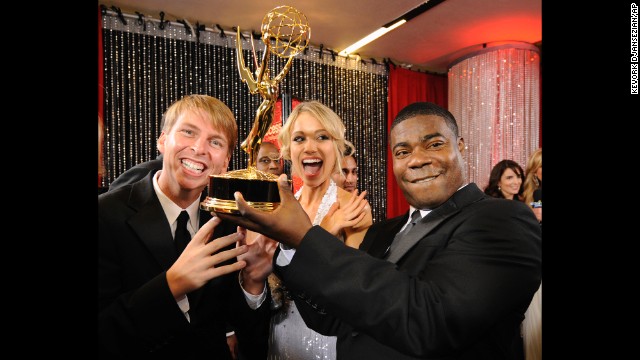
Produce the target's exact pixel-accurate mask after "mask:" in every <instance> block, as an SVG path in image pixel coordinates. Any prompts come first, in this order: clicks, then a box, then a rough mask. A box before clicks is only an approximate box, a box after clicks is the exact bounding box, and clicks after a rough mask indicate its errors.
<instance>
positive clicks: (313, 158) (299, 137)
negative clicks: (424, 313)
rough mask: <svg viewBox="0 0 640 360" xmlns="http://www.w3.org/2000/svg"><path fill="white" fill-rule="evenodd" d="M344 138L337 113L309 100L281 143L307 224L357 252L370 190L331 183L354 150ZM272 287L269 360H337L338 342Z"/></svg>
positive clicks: (285, 129)
mask: <svg viewBox="0 0 640 360" xmlns="http://www.w3.org/2000/svg"><path fill="white" fill-rule="evenodd" d="M344 133H345V127H344V124H343V122H342V120H341V119H340V117H339V116H338V115H337V114H336V113H335V112H333V110H331V109H330V108H328V107H327V106H325V105H323V104H321V103H320V102H318V101H307V102H302V103H300V104H299V105H298V106H296V108H295V109H293V111H292V112H291V115H289V118H288V119H287V122H286V124H285V125H284V126H283V127H282V130H281V131H280V135H279V140H280V143H281V144H282V148H281V154H282V156H283V158H284V159H285V160H288V161H291V168H292V172H293V173H294V174H295V175H297V176H299V177H300V178H301V179H302V184H303V185H302V187H301V188H300V189H299V190H298V191H297V192H296V194H295V196H296V198H297V199H298V201H299V202H300V204H301V205H302V207H303V208H304V210H305V212H306V213H307V215H308V216H309V219H311V220H312V222H313V224H315V225H321V226H322V227H323V228H325V229H326V230H328V231H329V232H331V233H332V234H334V235H336V236H337V237H339V238H341V239H342V240H343V241H344V242H345V244H346V245H348V246H351V247H354V248H357V247H358V246H359V245H360V243H361V242H362V239H363V238H364V234H365V232H366V231H367V229H368V228H369V226H371V224H372V216H371V207H370V206H369V203H368V202H367V201H366V200H365V199H364V196H365V195H366V191H363V192H362V193H360V194H358V191H357V190H356V191H354V192H353V193H349V192H347V191H345V190H343V189H341V188H339V187H338V186H337V185H336V183H335V182H334V181H333V180H332V178H331V174H333V173H335V172H338V171H341V170H340V164H341V161H342V157H343V153H344V151H345V149H346V146H351V144H350V143H348V142H347V141H346V140H345V139H344ZM291 226H295V224H291ZM269 285H270V286H271V288H272V294H274V303H275V304H276V306H275V307H278V308H279V311H276V312H275V313H274V314H273V315H272V319H271V334H270V339H269V357H268V359H271V360H275V359H278V360H282V359H316V358H318V359H336V337H335V336H324V335H321V334H319V333H317V332H315V331H313V330H311V329H309V328H308V327H307V326H306V325H305V323H304V321H303V320H302V317H301V316H300V314H299V313H298V310H297V309H296V306H295V303H294V302H293V301H291V299H288V298H287V296H286V289H284V288H283V286H282V284H281V283H280V282H279V281H278V279H277V278H276V277H275V275H273V274H272V275H271V276H270V277H269ZM280 295H281V296H280Z"/></svg>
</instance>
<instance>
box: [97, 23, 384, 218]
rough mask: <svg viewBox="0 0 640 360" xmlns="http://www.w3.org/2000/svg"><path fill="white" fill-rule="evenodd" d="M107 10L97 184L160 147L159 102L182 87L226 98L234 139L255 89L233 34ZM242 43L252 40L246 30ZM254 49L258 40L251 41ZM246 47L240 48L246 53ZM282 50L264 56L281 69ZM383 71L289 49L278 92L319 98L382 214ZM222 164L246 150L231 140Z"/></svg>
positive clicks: (243, 128)
mask: <svg viewBox="0 0 640 360" xmlns="http://www.w3.org/2000/svg"><path fill="white" fill-rule="evenodd" d="M123 19H124V20H125V21H126V24H124V23H123V21H122V18H119V17H118V16H117V14H116V13H115V12H112V11H108V10H107V11H105V12H104V14H103V16H102V34H103V38H102V40H103V59H104V126H105V128H104V134H105V141H104V155H105V159H104V161H105V167H106V173H105V175H104V177H103V178H102V186H109V184H110V183H111V181H113V180H114V179H115V178H116V177H118V175H120V174H121V173H122V172H124V171H125V170H127V169H129V168H130V167H132V166H134V165H135V164H138V163H141V162H145V161H148V160H151V159H154V158H155V157H156V156H157V155H158V151H157V149H156V140H157V138H158V136H159V134H160V121H161V118H162V114H163V112H164V111H165V110H166V109H167V108H168V107H169V105H171V103H173V102H174V101H176V100H178V99H180V98H181V97H182V96H184V95H187V94H196V93H197V94H206V95H211V96H214V97H216V98H218V99H220V100H221V101H223V102H224V103H225V104H227V106H229V108H230V109H231V111H232V112H233V113H234V115H235V117H236V120H237V122H238V139H239V143H240V142H241V141H242V139H245V138H246V137H247V135H248V133H249V131H250V130H251V127H252V125H253V120H254V117H255V109H256V108H258V106H259V105H260V101H261V98H260V97H256V96H252V95H251V94H250V93H249V90H248V89H247V86H246V85H244V84H243V83H242V81H241V79H240V78H239V77H238V70H237V67H236V55H235V52H236V37H235V36H233V35H234V34H232V33H228V34H225V33H224V32H221V31H219V30H217V29H215V30H214V29H206V28H205V29H202V27H199V26H196V27H195V28H193V27H189V26H185V25H184V24H182V23H178V22H168V21H164V22H163V23H162V24H161V23H160V21H159V20H155V19H146V20H143V21H139V17H138V16H137V15H131V14H124V16H123ZM242 41H243V44H242V45H243V46H242V47H243V49H251V48H252V44H251V39H250V35H249V34H248V33H247V34H245V35H244V39H243V40H242ZM253 46H254V47H255V49H256V52H257V54H258V56H261V55H262V51H263V50H264V48H265V46H264V44H261V42H260V41H254V44H253ZM250 52H251V50H244V51H243V53H244V58H245V61H250V60H251V59H252V58H253V55H252V54H251V53H250ZM284 61H286V60H284V59H280V58H277V57H275V56H274V57H271V58H270V59H269V66H270V67H272V68H273V69H274V70H273V71H274V72H275V69H280V68H282V66H283V65H284ZM387 80H388V71H387V69H386V67H385V66H384V65H379V64H373V63H371V62H365V61H359V60H356V59H346V58H344V57H341V56H335V54H334V53H332V52H328V51H327V50H324V51H323V50H322V48H320V49H318V48H314V47H312V46H311V47H310V48H309V49H307V50H306V51H305V52H304V53H302V54H299V55H298V56H297V57H296V58H295V59H293V64H292V65H291V69H290V70H289V73H288V75H287V76H286V77H285V78H284V80H283V81H282V83H281V84H280V92H281V93H288V94H290V95H291V96H293V97H294V98H297V99H301V100H318V101H320V102H322V103H324V104H325V105H327V106H329V107H330V108H331V109H333V110H334V111H335V112H336V113H337V114H338V115H340V117H341V118H342V120H343V121H344V123H345V126H346V129H347V130H346V134H345V137H346V139H347V140H349V141H351V142H352V143H353V144H354V145H355V146H356V149H357V153H356V154H357V156H358V165H359V171H360V179H359V183H360V184H359V188H360V190H365V189H366V190H367V191H368V192H369V194H368V195H367V199H368V200H369V203H370V204H371V208H372V215H373V220H374V221H380V220H383V219H385V218H386V211H385V201H386V196H387V194H386V178H385V176H384V170H383V169H386V166H387V165H386V148H387V129H386V117H387ZM231 160H232V161H231V163H230V164H229V170H230V171H231V170H236V169H243V168H244V167H245V166H246V164H247V161H248V157H247V154H246V153H245V152H244V151H242V150H241V149H240V144H238V145H237V148H236V149H235V150H234V153H233V156H232V159H231Z"/></svg>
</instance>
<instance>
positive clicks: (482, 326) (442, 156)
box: [219, 103, 542, 360]
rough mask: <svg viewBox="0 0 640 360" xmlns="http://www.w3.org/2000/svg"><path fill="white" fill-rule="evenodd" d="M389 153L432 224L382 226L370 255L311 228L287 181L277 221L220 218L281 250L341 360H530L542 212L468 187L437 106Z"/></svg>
mask: <svg viewBox="0 0 640 360" xmlns="http://www.w3.org/2000/svg"><path fill="white" fill-rule="evenodd" d="M389 145H390V147H391V154H392V157H393V172H394V174H395V178H396V180H397V182H398V184H399V186H400V188H401V189H402V191H403V193H404V196H405V197H406V198H407V200H408V202H409V204H410V205H411V209H410V212H409V213H411V214H413V211H414V210H415V209H417V210H420V215H421V216H422V218H421V219H419V220H412V221H409V213H407V214H405V215H404V216H401V217H397V218H394V219H391V220H387V221H383V222H381V223H377V224H374V225H373V226H372V227H371V228H369V230H368V232H367V234H366V236H365V238H364V240H363V242H362V244H361V246H360V250H364V251H366V253H365V252H364V251H359V250H356V249H351V248H349V247H347V246H344V244H343V243H341V242H340V241H339V240H338V239H336V238H335V237H333V236H332V235H331V234H329V233H328V232H326V231H325V230H323V229H322V228H321V227H319V226H311V222H310V221H309V218H308V216H307V215H306V214H305V213H304V211H303V210H302V209H301V207H300V206H299V204H298V202H297V201H295V198H294V197H293V196H292V195H291V194H290V191H288V190H287V187H288V184H287V183H286V182H285V180H286V179H285V178H284V177H281V178H280V179H279V180H280V183H279V185H280V197H281V204H280V206H279V207H278V209H276V210H275V211H274V212H272V213H264V212H261V211H256V210H254V209H252V208H250V207H248V206H247V204H246V202H245V201H244V199H243V198H242V196H241V194H239V193H237V194H236V200H237V201H238V207H239V209H240V212H241V214H242V217H240V216H237V217H233V216H227V215H222V214H219V216H220V217H222V218H223V220H227V219H228V220H231V221H235V222H236V223H237V224H239V225H241V226H243V227H245V228H247V229H251V230H254V231H258V232H261V233H263V234H265V235H267V236H269V237H270V238H272V239H275V240H278V241H279V242H280V243H281V245H280V247H279V249H278V250H277V251H276V254H275V255H274V258H275V259H274V269H275V272H276V273H277V274H278V275H279V276H280V277H281V278H282V279H283V281H284V283H285V284H286V286H287V288H288V290H289V291H291V292H292V293H293V294H294V298H295V301H296V305H298V309H299V310H300V312H301V314H302V316H303V318H304V319H305V322H306V323H307V325H308V326H309V327H311V328H313V329H314V330H316V331H318V332H320V333H322V334H326V335H337V336H338V341H337V352H338V357H339V358H341V359H394V360H395V359H435V358H437V359H493V360H495V359H521V358H522V357H523V354H522V352H521V351H519V350H516V349H518V348H519V349H521V348H522V346H518V345H519V344H518V342H521V341H522V339H521V337H520V323H521V321H522V320H523V318H524V316H523V314H524V312H525V310H526V309H527V306H528V305H529V303H530V302H531V298H532V296H533V294H534V292H535V291H536V289H537V288H538V285H539V284H540V281H541V255H542V254H541V231H540V226H539V225H538V222H537V220H536V218H535V216H534V215H533V213H532V211H531V210H530V209H529V208H528V207H527V206H526V205H525V204H523V203H521V202H518V201H507V200H504V199H494V198H490V197H488V196H486V195H484V193H483V192H482V191H481V190H480V189H478V187H477V186H476V184H474V183H467V180H466V176H465V171H464V169H465V168H464V165H463V154H464V151H465V145H464V140H463V139H462V138H461V137H459V136H458V127H457V124H456V121H455V119H454V117H453V115H451V113H450V112H448V111H447V110H445V109H442V108H440V107H439V106H437V105H435V104H432V103H414V104H411V105H409V106H407V107H405V108H404V109H403V110H402V111H400V113H399V114H398V116H397V117H396V119H395V120H394V122H393V124H392V125H391V133H390V136H389ZM416 215H417V214H416ZM282 219H286V221H283V220H282ZM414 221H415V225H412V223H414ZM291 224H296V226H291ZM405 226H412V228H411V229H410V230H409V231H408V232H407V233H404V234H399V233H402V230H403V229H404V228H405ZM396 234H399V236H398V238H397V239H395V240H394V237H396Z"/></svg>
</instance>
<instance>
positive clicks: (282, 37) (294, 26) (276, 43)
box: [200, 6, 311, 214]
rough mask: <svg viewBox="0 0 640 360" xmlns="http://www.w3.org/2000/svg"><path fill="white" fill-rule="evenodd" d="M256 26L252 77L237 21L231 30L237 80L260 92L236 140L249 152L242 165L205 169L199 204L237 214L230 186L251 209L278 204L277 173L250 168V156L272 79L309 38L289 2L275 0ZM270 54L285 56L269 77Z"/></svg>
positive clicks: (271, 104)
mask: <svg viewBox="0 0 640 360" xmlns="http://www.w3.org/2000/svg"><path fill="white" fill-rule="evenodd" d="M261 31H262V41H263V42H264V44H265V49H264V53H263V55H262V59H261V61H260V64H259V65H258V64H257V57H256V54H255V49H253V57H254V61H255V62H256V67H257V68H256V70H255V77H254V74H253V73H252V72H251V70H250V69H248V68H247V66H246V65H245V63H244V57H243V55H242V42H241V37H240V27H238V29H237V36H236V57H237V64H238V71H239V73H240V78H241V79H242V82H245V83H247V86H248V87H249V92H250V93H251V94H254V95H255V94H260V96H262V98H263V101H262V103H261V104H260V106H259V107H258V110H257V111H256V116H255V120H254V122H253V127H252V128H251V131H250V132H249V135H248V136H247V138H246V139H245V140H244V141H243V142H242V144H241V145H240V147H241V148H242V150H244V151H246V152H247V153H248V154H249V164H248V166H247V169H244V170H236V171H231V172H228V173H226V174H221V175H211V178H210V181H209V196H208V197H207V198H206V199H205V201H203V202H202V203H201V205H200V207H201V208H202V209H204V210H208V211H216V212H225V213H232V214H238V213H239V212H238V207H237V204H236V203H235V200H234V196H233V194H234V192H236V191H240V192H242V194H243V195H244V197H245V200H247V201H248V203H249V204H250V205H251V206H252V207H254V208H256V209H260V210H263V211H273V210H275V209H276V208H277V207H278V205H279V204H280V195H279V193H278V183H277V179H278V177H277V176H275V175H273V174H269V173H265V172H262V171H260V170H258V169H256V161H257V158H258V151H259V150H260V144H261V143H262V139H263V138H264V136H265V135H266V134H267V132H268V130H269V127H270V126H271V124H272V122H273V112H274V108H275V104H276V101H277V100H278V96H279V95H280V92H279V86H278V85H279V83H280V82H282V80H283V79H284V77H285V75H286V74H287V72H289V69H290V68H291V64H292V61H293V58H294V57H295V56H296V55H297V54H299V53H301V52H302V51H303V50H304V49H305V48H306V47H307V45H308V44H309V39H310V37H311V28H310V27H309V24H308V22H307V17H306V16H305V15H304V14H303V13H301V12H300V11H298V10H296V9H295V8H293V7H291V6H279V7H276V8H274V9H272V10H271V11H269V12H268V13H267V15H265V17H264V19H262V25H261ZM252 45H253V44H252ZM271 54H274V55H276V56H278V57H280V58H284V59H287V62H286V63H285V65H284V67H283V68H282V69H281V70H280V72H279V73H278V75H276V76H275V77H273V78H271V77H270V75H271V74H270V70H269V56H270V55H271Z"/></svg>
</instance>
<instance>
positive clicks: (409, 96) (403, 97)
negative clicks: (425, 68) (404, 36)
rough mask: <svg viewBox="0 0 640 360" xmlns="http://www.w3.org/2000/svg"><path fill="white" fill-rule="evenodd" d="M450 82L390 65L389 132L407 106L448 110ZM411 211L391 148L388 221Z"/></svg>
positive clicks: (442, 78) (388, 165) (388, 161)
mask: <svg viewBox="0 0 640 360" xmlns="http://www.w3.org/2000/svg"><path fill="white" fill-rule="evenodd" d="M447 84H448V79H447V77H446V76H444V75H430V74H425V73H421V72H417V71H411V70H407V69H402V68H398V67H396V66H394V65H393V64H390V68H389V107H388V111H387V114H388V118H387V129H388V130H389V132H391V123H392V122H393V119H394V118H395V117H396V115H397V114H398V112H400V110H401V109H402V108H404V107H405V106H407V105H409V104H411V103H413V102H417V101H429V102H433V103H436V104H438V105H440V106H442V107H444V108H445V109H446V108H447V107H448V100H447ZM408 210H409V204H408V203H407V200H405V198H404V195H402V191H400V188H398V184H397V183H396V179H395V177H394V175H393V161H392V158H391V152H390V150H389V148H388V147H387V218H388V219H390V218H392V217H396V216H399V215H402V214H404V213H405V212H407V211H408Z"/></svg>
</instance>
